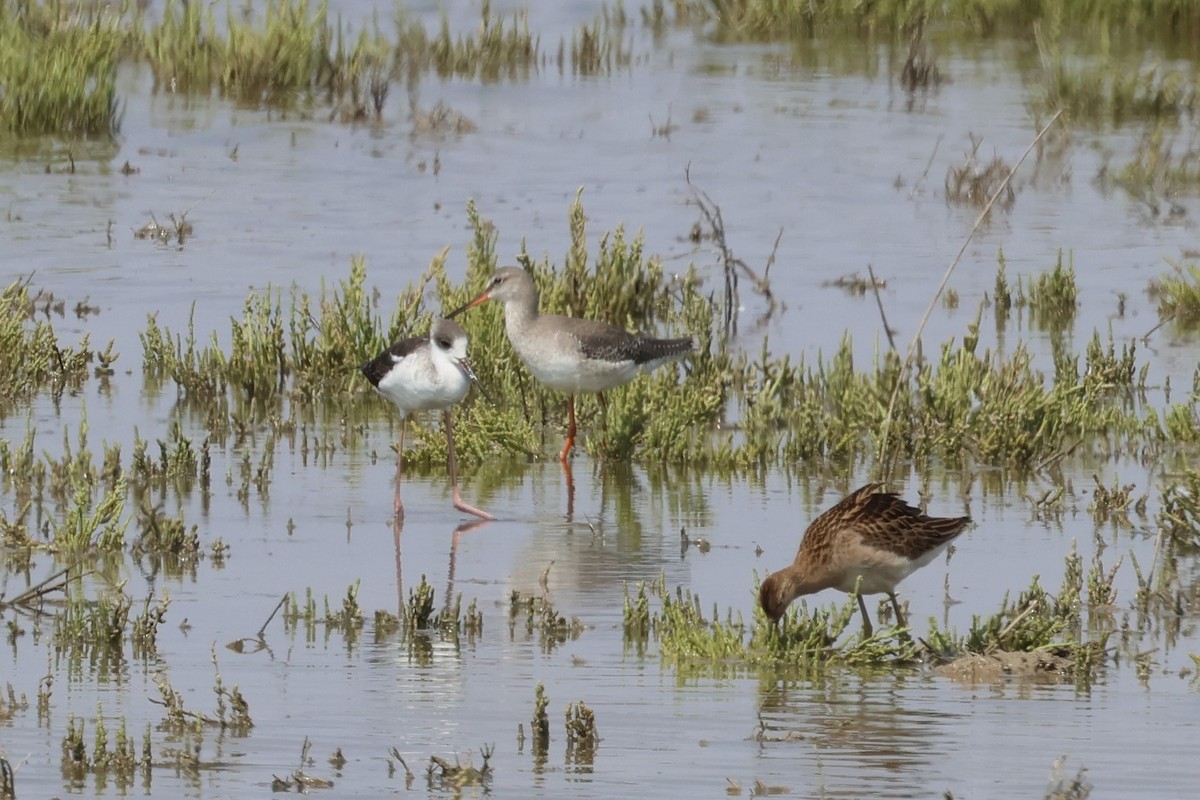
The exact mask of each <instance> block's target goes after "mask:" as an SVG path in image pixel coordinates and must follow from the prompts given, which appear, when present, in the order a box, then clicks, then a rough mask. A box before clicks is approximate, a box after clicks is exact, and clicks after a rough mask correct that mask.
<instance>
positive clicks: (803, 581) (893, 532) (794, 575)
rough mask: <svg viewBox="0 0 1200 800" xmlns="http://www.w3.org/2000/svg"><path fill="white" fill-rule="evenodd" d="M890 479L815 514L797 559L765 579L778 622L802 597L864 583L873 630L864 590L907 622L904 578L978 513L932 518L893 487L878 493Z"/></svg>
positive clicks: (769, 608) (867, 625)
mask: <svg viewBox="0 0 1200 800" xmlns="http://www.w3.org/2000/svg"><path fill="white" fill-rule="evenodd" d="M882 485H883V484H879V483H868V484H867V485H866V486H864V487H862V488H861V489H858V490H856V491H854V492H852V493H850V494H848V495H846V497H844V498H842V500H841V501H840V502H839V503H837V505H835V506H833V508H830V509H829V510H828V511H826V512H825V513H823V514H821V516H819V517H817V518H816V519H815V520H813V523H812V524H811V525H809V526H808V531H806V532H805V534H804V539H803V540H802V541H801V542H800V551H799V552H798V553H796V561H795V563H793V564H792V565H791V566H790V567H784V568H783V569H781V570H779V571H778V572H772V573H771V574H770V575H768V576H767V578H766V580H764V581H763V583H762V589H761V590H760V591H759V595H758V599H759V603H760V604H761V605H762V608H763V611H765V612H766V613H767V616H768V617H770V618H771V620H772V621H773V622H778V621H779V618H780V617H782V616H783V612H784V611H786V610H787V607H788V605H789V604H790V603H791V602H792V601H793V600H795V599H796V598H797V597H800V596H801V595H805V594H812V593H813V592H819V591H821V590H822V589H840V590H841V591H843V592H846V593H847V594H849V593H851V592H853V591H854V588H855V586H858V592H859V594H858V607H859V610H860V611H862V618H863V632H864V634H865V636H867V637H870V636H871V635H872V633H873V629H872V628H871V619H870V617H868V616H867V604H866V603H864V602H863V598H862V596H863V595H864V594H886V595H887V596H888V598H889V599H890V600H891V601H892V608H893V609H895V611H896V622H897V624H899V625H900V626H902V627H903V626H904V625H905V622H904V615H903V614H902V613H901V612H900V604H899V603H897V602H896V584H898V583H900V581H902V580H904V579H905V578H906V577H908V576H909V575H910V574H912V573H913V572H915V571H916V570H918V569H920V568H921V567H923V566H925V565H926V564H928V563H929V562H931V561H933V559H934V558H936V557H937V555H938V554H939V553H941V552H942V551H943V550H945V549H946V547H947V546H948V545H949V544H950V542H951V541H953V540H954V538H955V537H956V536H958V535H959V534H960V533H962V532H963V529H964V528H966V527H967V524H968V523H970V521H971V518H970V517H930V516H926V515H925V514H922V513H921V511H920V510H919V509H916V508H913V507H912V506H910V505H909V504H908V503H905V502H904V501H903V500H901V499H900V498H899V497H897V496H896V495H895V494H892V493H891V492H877V491H876V490H877V489H878V488H879V487H880V486H882ZM859 578H861V579H862V583H859Z"/></svg>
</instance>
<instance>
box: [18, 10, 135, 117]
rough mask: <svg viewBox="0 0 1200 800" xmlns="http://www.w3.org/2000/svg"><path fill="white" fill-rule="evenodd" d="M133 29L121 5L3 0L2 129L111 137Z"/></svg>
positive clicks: (119, 115) (119, 114)
mask: <svg viewBox="0 0 1200 800" xmlns="http://www.w3.org/2000/svg"><path fill="white" fill-rule="evenodd" d="M130 35H131V34H130V28H129V25H128V22H127V20H126V19H125V12H124V10H123V9H120V8H118V9H115V10H114V9H112V8H109V7H107V6H95V5H85V4H83V3H79V4H74V3H66V2H64V3H58V2H54V3H39V2H21V1H20V0H0V86H2V87H4V88H3V91H0V130H4V131H6V132H8V133H11V134H18V135H37V134H58V135H62V136H67V137H71V138H76V139H82V138H86V137H105V138H107V137H115V136H116V135H117V133H118V132H119V131H120V127H121V116H122V115H121V109H120V105H119V102H118V100H117V96H116V72H117V64H118V61H119V60H120V58H121V55H122V53H123V52H125V51H126V50H127V49H128V48H129V40H130Z"/></svg>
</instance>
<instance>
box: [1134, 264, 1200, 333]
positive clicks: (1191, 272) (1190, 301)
mask: <svg viewBox="0 0 1200 800" xmlns="http://www.w3.org/2000/svg"><path fill="white" fill-rule="evenodd" d="M1171 266H1172V270H1171V272H1169V273H1167V274H1166V275H1163V276H1161V277H1159V278H1158V279H1157V280H1154V281H1152V282H1151V283H1150V287H1149V289H1148V290H1147V293H1148V294H1149V295H1150V298H1151V299H1152V300H1156V301H1157V302H1158V316H1159V317H1160V318H1161V319H1164V320H1166V319H1170V320H1173V321H1174V322H1175V324H1176V325H1179V326H1180V327H1182V328H1189V329H1190V328H1196V327H1198V326H1200V266H1197V265H1196V264H1187V265H1186V266H1185V265H1183V264H1172V265H1171Z"/></svg>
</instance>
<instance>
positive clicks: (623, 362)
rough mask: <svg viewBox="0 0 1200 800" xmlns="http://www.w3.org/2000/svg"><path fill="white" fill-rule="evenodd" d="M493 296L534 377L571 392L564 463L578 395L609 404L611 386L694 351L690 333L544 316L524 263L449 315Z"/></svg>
mask: <svg viewBox="0 0 1200 800" xmlns="http://www.w3.org/2000/svg"><path fill="white" fill-rule="evenodd" d="M488 300H499V301H500V302H501V303H503V304H504V329H505V331H506V332H507V333H508V340H509V341H510V342H512V346H513V349H514V350H516V351H517V355H518V356H520V357H521V360H522V361H524V362H525V366H526V367H528V368H529V371H530V372H532V373H533V377H535V378H537V379H538V380H539V381H541V382H542V383H544V384H546V385H547V386H549V387H550V388H551V389H554V390H556V391H559V392H563V393H564V394H566V395H567V415H568V423H567V441H566V444H564V445H563V449H562V452H561V453H559V456H558V459H559V461H561V462H563V463H564V464H565V463H567V456H568V455H570V453H571V448H572V447H574V446H575V432H576V428H575V395H576V394H579V393H580V392H595V393H597V394H598V395H599V397H600V405H601V406H605V407H607V406H606V404H605V400H604V392H605V391H607V390H608V389H613V388H615V387H617V386H622V385H624V384H626V383H629V382H630V381H631V380H633V379H634V378H636V377H637V375H638V373H639V372H649V371H650V370H652V369H654V368H656V367H658V366H660V365H662V364H665V363H666V362H668V361H672V360H674V359H677V358H682V357H683V356H686V355H688V354H689V353H691V352H692V347H693V345H692V340H691V338H690V337H685V338H682V339H655V338H653V337H651V336H643V335H642V334H637V333H630V332H628V331H625V330H622V329H620V328H617V327H614V326H612V325H609V324H608V323H606V322H600V321H598V320H593V319H579V318H578V317H565V316H562V315H560V314H542V313H541V312H539V311H538V293H537V287H536V286H535V285H534V283H533V276H531V275H530V274H529V273H528V272H526V271H525V270H523V269H521V268H520V267H502V268H501V269H498V270H496V274H495V275H493V276H492V278H491V280H489V281H488V285H487V288H486V289H484V290H483V291H482V292H480V293H479V295H478V296H477V297H476V298H475V299H474V300H472V301H471V302H469V303H467V304H466V305H465V306H463V307H462V308H457V309H455V310H454V311H451V312H450V313H449V314H447V315H446V318H447V319H449V318H451V317H456V316H458V315H459V314H461V313H462V312H464V311H466V310H467V309H468V308H473V307H475V306H477V305H479V304H480V303H485V302H487V301H488Z"/></svg>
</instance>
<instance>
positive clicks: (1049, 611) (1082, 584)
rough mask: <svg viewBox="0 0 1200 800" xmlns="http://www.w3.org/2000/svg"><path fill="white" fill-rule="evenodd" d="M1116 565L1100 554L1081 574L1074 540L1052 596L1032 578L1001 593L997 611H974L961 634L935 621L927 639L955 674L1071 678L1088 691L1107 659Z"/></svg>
mask: <svg viewBox="0 0 1200 800" xmlns="http://www.w3.org/2000/svg"><path fill="white" fill-rule="evenodd" d="M1121 564H1122V560H1120V559H1119V560H1118V561H1117V562H1116V564H1114V565H1113V566H1112V567H1111V568H1109V569H1107V570H1106V569H1105V567H1104V564H1103V562H1102V561H1101V557H1100V553H1099V552H1097V553H1096V554H1095V556H1094V557H1093V560H1092V564H1091V566H1090V568H1089V569H1088V571H1087V573H1086V574H1085V572H1084V563H1083V559H1082V557H1081V556H1080V555H1079V553H1078V551H1077V549H1076V547H1075V545H1074V543H1072V545H1071V550H1070V552H1069V553H1068V554H1067V556H1066V558H1065V565H1066V569H1065V571H1064V575H1063V581H1062V585H1061V586H1060V587H1059V591H1058V594H1057V595H1052V594H1050V593H1049V592H1047V591H1046V590H1045V589H1043V588H1042V586H1041V584H1040V583H1039V581H1038V576H1036V575H1035V576H1033V578H1032V579H1031V581H1030V583H1029V586H1028V587H1027V588H1026V589H1025V590H1024V591H1022V592H1021V593H1020V594H1019V595H1018V596H1017V598H1016V599H1015V600H1013V601H1011V602H1010V600H1009V598H1008V597H1007V596H1006V597H1005V598H1004V601H1003V602H1002V603H1001V607H1000V610H999V611H998V612H996V613H995V614H992V615H989V616H983V617H980V616H975V617H974V621H973V622H972V624H971V630H970V631H969V632H968V633H967V635H966V636H964V637H958V636H956V635H955V634H953V633H952V632H945V631H940V630H938V628H937V627H936V625H935V626H934V628H933V629H932V630H931V632H930V634H929V637H928V639H927V640H926V641H925V644H926V646H927V647H928V648H929V650H930V651H931V652H932V653H933V654H934V656H935V657H936V658H937V659H939V660H940V661H942V662H944V663H943V666H942V667H940V668H939V669H940V670H941V671H942V672H943V673H945V674H948V675H950V676H952V677H955V678H957V679H961V680H967V681H978V680H993V679H995V680H1001V679H1004V678H1005V677H1006V676H1016V677H1040V678H1044V679H1049V680H1072V681H1074V683H1075V685H1076V686H1077V687H1079V688H1080V689H1084V690H1086V689H1088V688H1089V687H1090V686H1091V685H1092V683H1093V681H1094V679H1095V677H1096V674H1097V673H1098V671H1099V670H1100V668H1101V667H1103V666H1104V664H1105V662H1106V659H1107V647H1108V637H1109V635H1110V633H1111V632H1112V629H1113V622H1112V618H1111V614H1110V611H1111V607H1112V605H1113V603H1114V601H1115V600H1116V590H1115V588H1114V581H1115V579H1116V573H1117V570H1118V569H1119V568H1120V566H1121ZM1085 590H1086V591H1085ZM1085 612H1087V613H1086V617H1085ZM1085 620H1086V626H1085Z"/></svg>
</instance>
